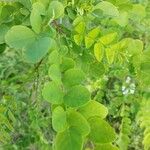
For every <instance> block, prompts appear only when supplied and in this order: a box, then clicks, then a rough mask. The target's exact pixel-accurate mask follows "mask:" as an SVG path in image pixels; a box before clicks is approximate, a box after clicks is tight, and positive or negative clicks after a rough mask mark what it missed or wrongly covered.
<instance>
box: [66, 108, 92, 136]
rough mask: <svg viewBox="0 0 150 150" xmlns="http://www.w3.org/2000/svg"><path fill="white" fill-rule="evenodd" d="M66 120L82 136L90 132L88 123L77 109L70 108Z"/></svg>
mask: <svg viewBox="0 0 150 150" xmlns="http://www.w3.org/2000/svg"><path fill="white" fill-rule="evenodd" d="M67 122H68V125H69V126H70V127H74V128H75V129H76V130H77V131H78V132H79V133H80V134H82V136H87V135H88V134H89V132H90V125H89V123H88V122H87V120H86V119H85V118H84V117H83V116H82V115H81V114H80V113H79V112H77V111H74V110H70V111H68V113H67Z"/></svg>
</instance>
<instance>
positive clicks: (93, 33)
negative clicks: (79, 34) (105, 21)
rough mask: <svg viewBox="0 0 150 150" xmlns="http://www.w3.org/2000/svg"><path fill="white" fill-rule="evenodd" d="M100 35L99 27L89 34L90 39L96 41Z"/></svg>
mask: <svg viewBox="0 0 150 150" xmlns="http://www.w3.org/2000/svg"><path fill="white" fill-rule="evenodd" d="M99 33H100V29H99V27H96V28H94V29H92V30H91V31H90V32H89V33H88V37H90V38H92V39H96V38H97V36H98V35H99Z"/></svg>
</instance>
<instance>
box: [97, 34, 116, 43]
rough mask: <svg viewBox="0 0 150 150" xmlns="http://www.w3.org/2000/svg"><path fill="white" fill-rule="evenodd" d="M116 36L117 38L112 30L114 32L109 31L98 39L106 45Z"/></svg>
mask: <svg viewBox="0 0 150 150" xmlns="http://www.w3.org/2000/svg"><path fill="white" fill-rule="evenodd" d="M116 38H117V33H116V32H114V33H109V34H106V35H104V36H102V37H101V38H100V39H99V41H100V42H101V43H102V44H104V45H108V44H111V43H112V42H113V41H114V40H115V39H116Z"/></svg>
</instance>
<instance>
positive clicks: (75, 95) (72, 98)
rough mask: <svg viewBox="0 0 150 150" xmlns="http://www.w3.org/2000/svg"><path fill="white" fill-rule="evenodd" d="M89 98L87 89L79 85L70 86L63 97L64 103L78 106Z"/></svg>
mask: <svg viewBox="0 0 150 150" xmlns="http://www.w3.org/2000/svg"><path fill="white" fill-rule="evenodd" d="M89 100H90V93H89V91H88V90H87V89H86V88H85V87H84V86H81V85H77V86H74V87H72V88H71V89H70V90H69V91H68V92H67V94H66V95H65V97H64V103H65V104H66V105H67V106H70V107H79V106H82V105H84V104H86V103H87V102H88V101H89Z"/></svg>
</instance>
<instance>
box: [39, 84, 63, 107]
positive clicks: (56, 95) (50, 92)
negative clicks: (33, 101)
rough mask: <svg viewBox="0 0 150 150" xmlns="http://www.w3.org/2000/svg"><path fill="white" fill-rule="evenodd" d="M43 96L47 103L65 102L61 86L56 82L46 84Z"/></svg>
mask: <svg viewBox="0 0 150 150" xmlns="http://www.w3.org/2000/svg"><path fill="white" fill-rule="evenodd" d="M42 95H43V98H44V99H45V100H46V101H48V102H50V103H52V104H61V103H62V102H63V90H62V88H61V86H60V85H58V84H57V83H56V82H54V81H52V82H49V83H47V84H45V86H44V88H43V90H42Z"/></svg>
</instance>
